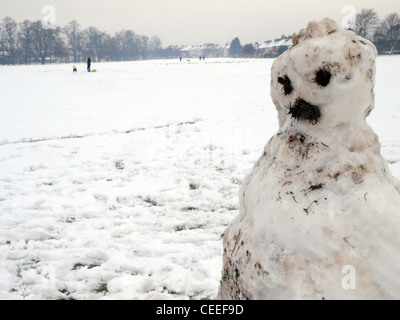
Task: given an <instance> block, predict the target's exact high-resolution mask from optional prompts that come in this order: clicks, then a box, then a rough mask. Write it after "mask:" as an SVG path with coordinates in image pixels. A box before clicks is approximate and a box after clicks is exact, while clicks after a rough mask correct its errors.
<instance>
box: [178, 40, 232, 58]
mask: <svg viewBox="0 0 400 320" xmlns="http://www.w3.org/2000/svg"><path fill="white" fill-rule="evenodd" d="M179 52H180V54H181V56H182V57H183V58H198V57H200V56H206V57H207V58H219V57H224V54H225V50H224V47H221V46H219V45H217V44H214V43H205V44H202V45H199V46H185V47H182V48H181V49H180V50H179Z"/></svg>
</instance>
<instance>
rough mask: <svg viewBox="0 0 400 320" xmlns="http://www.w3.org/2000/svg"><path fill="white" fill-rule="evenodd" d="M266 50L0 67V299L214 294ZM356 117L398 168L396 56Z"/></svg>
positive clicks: (245, 163) (264, 109) (259, 116)
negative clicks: (367, 112)
mask: <svg viewBox="0 0 400 320" xmlns="http://www.w3.org/2000/svg"><path fill="white" fill-rule="evenodd" d="M271 65H272V60H228V59H219V60H208V61H206V63H204V62H202V63H199V62H198V61H197V60H192V61H190V62H188V61H185V62H182V63H179V62H178V61H150V62H134V63H104V64H94V65H93V68H95V69H97V71H98V72H97V73H90V74H89V73H87V72H85V71H84V70H85V66H84V65H78V70H79V72H78V73H77V74H73V73H72V65H56V66H30V67H25V66H19V67H1V68H0V97H1V98H0V99H1V100H0V101H1V104H0V111H1V115H2V117H1V118H0V299H20V298H26V299H135V298H136V299H151V298H156V299H161V298H166V299H215V298H216V295H217V290H218V285H219V280H220V276H221V268H222V242H221V241H220V235H221V233H222V232H223V231H224V229H225V227H226V226H227V225H228V223H229V222H230V221H231V220H232V219H233V218H234V217H235V216H236V215H237V213H238V211H237V209H238V197H237V193H238V190H239V187H240V183H241V180H242V179H243V177H244V176H245V175H246V174H247V173H248V172H249V171H250V170H251V168H252V165H253V162H254V161H255V160H256V159H257V158H258V156H259V155H260V154H261V153H262V149H263V147H264V145H265V143H266V142H267V140H268V139H269V138H270V136H272V135H273V134H274V133H275V132H276V130H277V128H278V123H277V118H276V111H275V108H274V106H273V104H272V102H271V99H270V97H269V81H270V79H269V77H270V73H269V71H270V67H271ZM377 69H378V76H377V86H376V95H377V97H376V108H375V110H374V112H373V114H372V115H371V117H370V119H369V121H368V122H369V123H370V124H371V126H372V127H373V128H374V130H375V132H376V133H377V134H378V135H379V136H380V140H381V142H382V153H383V155H384V156H385V158H386V159H387V160H388V161H389V163H390V167H391V170H392V172H393V174H394V175H395V176H396V177H398V178H400V129H399V125H398V122H399V121H400V90H398V88H399V87H400V77H399V76H398V75H399V72H400V57H399V56H397V57H379V59H378V63H377Z"/></svg>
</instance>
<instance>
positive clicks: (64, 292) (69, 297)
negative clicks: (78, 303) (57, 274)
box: [58, 289, 76, 301]
mask: <svg viewBox="0 0 400 320" xmlns="http://www.w3.org/2000/svg"><path fill="white" fill-rule="evenodd" d="M58 292H60V293H62V294H63V295H65V298H64V297H63V298H60V299H59V300H71V301H72V300H76V299H75V298H73V297H72V296H71V292H69V291H68V290H66V289H62V290H58Z"/></svg>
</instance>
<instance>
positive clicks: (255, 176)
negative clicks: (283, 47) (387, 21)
mask: <svg viewBox="0 0 400 320" xmlns="http://www.w3.org/2000/svg"><path fill="white" fill-rule="evenodd" d="M376 54H377V53H376V49H375V47H374V45H373V44H372V43H370V42H369V41H368V40H365V39H363V38H361V37H359V36H357V35H356V34H355V33H353V32H351V31H344V30H341V29H340V28H339V27H338V26H337V25H336V24H335V23H334V22H333V21H332V20H329V19H324V20H323V21H321V22H320V23H316V22H312V23H310V24H309V26H308V27H307V29H305V30H302V31H301V32H300V33H299V34H298V35H297V36H296V37H295V38H294V46H293V47H292V48H290V49H289V50H288V51H287V52H286V53H284V54H283V55H282V56H280V57H279V58H277V59H276V61H275V62H274V65H273V67H272V73H271V74H272V82H271V95H272V99H273V101H274V103H275V105H276V108H277V110H278V114H279V122H280V129H279V131H278V133H277V134H276V135H275V136H274V137H272V139H271V140H270V141H269V142H268V144H267V145H266V147H265V151H264V153H263V155H262V156H261V158H260V159H259V160H258V162H257V163H256V165H255V167H254V170H253V172H252V173H251V174H250V175H249V176H248V177H246V179H245V180H244V182H243V185H242V188H241V192H240V215H239V216H238V217H237V218H236V220H235V221H234V222H233V223H232V224H231V225H230V226H229V227H228V229H227V230H226V232H225V235H224V265H223V270H222V279H221V287H220V293H219V298H221V299H324V298H325V299H387V298H400V194H399V190H400V188H399V184H398V183H397V180H395V179H394V178H393V177H392V175H391V174H390V172H389V169H388V166H387V164H386V161H385V160H384V159H383V158H382V156H381V155H380V144H379V141H378V138H377V136H376V135H375V134H374V132H373V131H372V129H371V128H370V127H369V126H368V125H367V123H366V117H367V116H368V115H369V113H370V112H371V111H372V109H373V107H374V92H373V88H374V79H375V59H376ZM342 272H344V273H342Z"/></svg>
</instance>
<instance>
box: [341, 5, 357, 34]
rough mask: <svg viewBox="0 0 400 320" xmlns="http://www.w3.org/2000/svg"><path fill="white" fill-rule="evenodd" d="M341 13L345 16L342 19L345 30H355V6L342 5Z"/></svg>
mask: <svg viewBox="0 0 400 320" xmlns="http://www.w3.org/2000/svg"><path fill="white" fill-rule="evenodd" d="M342 14H344V15H345V16H344V17H343V19H342V27H343V29H345V30H349V29H351V30H355V28H356V8H355V7H353V6H350V5H349V6H344V7H343V8H342Z"/></svg>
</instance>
